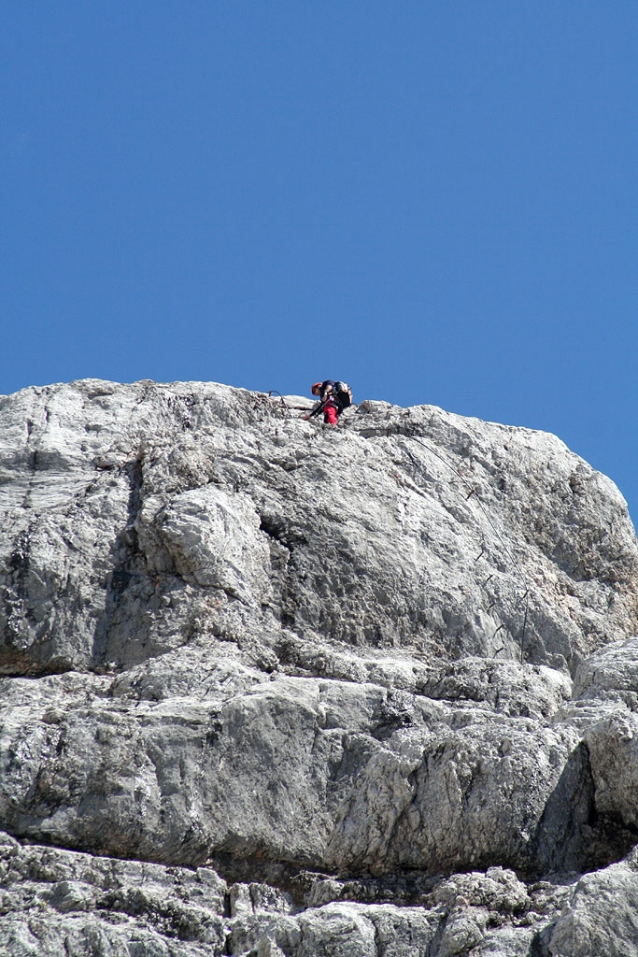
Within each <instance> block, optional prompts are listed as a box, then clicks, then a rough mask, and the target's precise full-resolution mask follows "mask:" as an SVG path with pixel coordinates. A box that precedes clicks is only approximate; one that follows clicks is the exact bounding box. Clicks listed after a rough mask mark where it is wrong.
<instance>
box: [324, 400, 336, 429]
mask: <svg viewBox="0 0 638 957" xmlns="http://www.w3.org/2000/svg"><path fill="white" fill-rule="evenodd" d="M323 421H324V422H325V424H326V425H336V424H337V406H336V405H335V404H334V402H332V401H328V403H327V405H324V407H323Z"/></svg>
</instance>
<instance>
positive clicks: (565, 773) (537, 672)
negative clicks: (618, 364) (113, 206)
mask: <svg viewBox="0 0 638 957" xmlns="http://www.w3.org/2000/svg"><path fill="white" fill-rule="evenodd" d="M311 407H312V403H311V402H310V401H309V400H305V399H303V398H301V397H284V399H283V400H280V399H279V398H273V397H268V396H262V395H257V394H255V393H250V392H247V391H245V390H237V389H230V388H227V387H224V386H219V385H215V384H209V383H172V384H170V385H158V384H155V383H152V382H142V383H135V384H134V385H130V386H122V385H117V384H115V383H106V382H102V381H98V380H84V381H82V382H77V383H72V384H71V385H58V386H50V387H47V388H37V389H36V388H34V389H28V390H25V391H23V392H21V393H17V394H16V395H15V396H7V397H2V398H1V399H0V516H1V521H2V530H3V531H2V535H1V536H0V673H1V674H2V675H3V676H4V677H2V678H0V769H1V770H0V827H1V828H3V829H4V830H5V831H6V832H9V833H10V834H11V835H13V837H8V836H7V837H6V838H4V843H3V844H1V845H0V861H1V862H2V871H1V872H0V876H1V880H0V891H1V893H2V908H3V914H4V916H3V919H2V921H0V946H1V947H4V949H5V951H6V952H7V953H9V954H13V953H15V954H22V953H25V954H38V955H39V954H49V953H51V954H53V953H55V954H57V953H61V952H65V951H64V948H66V952H67V953H69V954H75V953H77V954H80V953H87V952H90V953H95V954H104V955H105V957H107V955H108V957H110V955H115V954H126V955H128V954H130V955H133V954H135V957H145V955H147V954H148V955H149V957H150V955H158V954H161V955H163V954H167V955H173V954H176V955H177V954H180V955H181V954H185V955H191V954H192V955H199V954H200V953H201V954H203V953H206V954H210V953H214V954H216V953H219V954H222V953H233V954H241V955H248V954H250V955H252V957H254V955H255V954H257V955H261V957H267V955H271V957H281V955H282V954H283V955H285V957H307V955H311V954H334V955H338V954H348V955H354V957H358V955H367V954H371V955H374V957H401V955H404V954H405V955H406V957H407V955H408V954H409V955H412V954H423V955H426V954H427V955H428V957H444V955H446V957H450V955H455V954H460V955H465V954H468V955H473V957H488V955H490V957H513V955H518V954H521V955H523V954H525V955H528V954H529V955H530V957H531V955H532V954H534V955H538V954H541V953H542V954H547V955H549V954H559V953H560V954H564V955H567V954H572V953H573V954H577V953H581V951H577V950H576V949H574V948H575V947H576V944H575V943H574V941H575V940H576V939H577V938H578V935H580V934H582V933H583V928H585V927H587V926H589V924H588V922H592V921H593V922H594V923H595V921H596V919H597V917H596V915H597V914H598V913H599V910H600V908H601V907H602V903H601V901H604V900H605V899H606V898H605V894H607V891H606V890H605V888H607V887H612V886H613V887H614V888H616V887H617V888H618V893H619V894H621V896H622V897H623V901H624V902H625V903H624V904H623V907H622V908H621V909H620V911H619V917H618V919H617V921H616V923H615V924H613V927H615V928H616V930H615V931H614V932H615V933H616V934H617V936H618V941H619V942H620V943H618V944H617V947H618V948H620V949H618V950H617V951H609V952H610V953H616V952H618V953H633V951H631V950H630V949H629V950H628V949H627V948H625V950H624V951H623V950H622V946H624V944H623V943H622V942H623V941H625V940H631V933H632V932H633V931H632V927H633V920H634V914H635V912H634V908H633V905H632V904H631V895H632V894H633V890H632V888H633V883H632V882H633V877H632V875H633V869H632V868H633V866H634V865H633V864H632V863H631V862H632V861H633V858H632V857H631V855H630V856H629V857H626V855H627V854H628V853H629V852H630V850H631V848H632V847H633V845H634V843H635V841H636V836H635V835H636V828H637V827H638V816H637V814H636V810H635V799H634V795H635V793H636V786H637V785H638V751H637V750H636V745H635V741H636V740H638V735H637V731H638V726H637V725H636V716H635V715H636V713H638V707H636V705H638V697H637V696H638V664H637V661H638V639H636V638H632V635H634V634H635V633H636V632H637V631H638V545H637V543H636V538H635V534H634V530H633V527H632V525H631V522H630V520H629V516H628V514H627V509H626V505H625V503H624V501H623V499H622V497H621V496H620V494H619V493H618V491H617V490H616V488H615V487H614V486H613V484H612V483H611V482H610V481H609V480H608V479H606V478H605V477H604V476H601V475H600V474H599V473H597V472H595V471H594V470H592V469H591V468H590V467H589V466H588V465H587V464H586V463H585V462H583V461H582V460H581V459H579V458H578V457H577V456H575V455H573V454H572V453H571V452H569V451H568V450H567V449H566V448H565V446H564V445H563V444H562V443H561V442H560V441H559V440H558V439H556V438H555V437H554V436H550V435H546V434H544V433H538V432H531V431H529V430H525V429H515V428H510V427H505V426H500V425H495V424H492V423H485V422H480V421H479V420H476V419H464V418H462V417H460V416H454V415H451V414H449V413H445V412H443V411H442V410H440V409H436V408H434V407H428V406H422V407H415V408H411V409H401V408H398V407H396V406H392V405H390V404H389V403H385V402H380V401H372V400H365V401H363V402H362V403H361V404H360V405H359V406H353V407H351V408H350V409H348V410H347V411H346V413H344V415H343V416H342V418H341V422H340V426H339V428H338V429H334V428H327V427H324V426H323V425H322V424H321V423H317V422H315V421H313V422H308V421H306V420H304V419H303V418H300V414H301V413H302V412H304V411H306V410H307V409H308V408H311ZM21 841H26V842H28V843H21ZM43 844H47V845H49V847H48V848H46V847H44V846H43ZM623 859H624V862H623V863H618V862H620V861H621V860H623ZM585 872H589V873H585ZM220 875H222V876H220ZM595 881H600V882H601V883H600V886H601V888H602V891H601V895H600V900H599V901H598V902H597V903H596V906H594V902H593V897H594V896H595V895H593V894H592V893H590V891H589V890H588V888H590V887H593V886H598V885H596V884H595ZM588 882H589V883H588ZM592 882H593V883H592ZM609 893H610V894H611V891H610V892H609ZM596 908H598V910H597V909H596ZM623 914H624V916H622V915H623ZM559 915H560V916H559ZM610 926H612V924H610ZM600 933H601V934H602V930H601V931H600ZM3 935H4V936H3ZM578 939H579V938H578ZM601 939H602V938H601ZM578 946H580V944H579V945H578ZM592 946H593V945H592ZM597 946H598V945H597ZM601 946H602V944H601ZM615 946H616V945H615ZM570 947H571V950H570ZM552 948H553V949H552ZM556 948H559V949H556ZM560 948H562V950H561V949H560ZM594 952H596V953H601V954H602V953H606V951H604V950H599V951H594V950H591V951H582V953H583V954H585V953H594Z"/></svg>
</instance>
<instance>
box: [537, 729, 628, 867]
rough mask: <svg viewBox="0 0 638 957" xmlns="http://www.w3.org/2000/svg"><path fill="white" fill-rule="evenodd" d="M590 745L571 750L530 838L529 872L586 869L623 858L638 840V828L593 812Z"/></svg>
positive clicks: (583, 744)
mask: <svg viewBox="0 0 638 957" xmlns="http://www.w3.org/2000/svg"><path fill="white" fill-rule="evenodd" d="M595 796H596V795H595V786H594V779H593V776H592V771H591V763H590V758H589V749H588V747H587V745H586V744H585V742H582V741H581V743H580V744H579V745H578V747H577V748H576V749H575V750H574V751H573V752H572V754H571V755H570V757H569V760H568V761H567V763H566V765H565V767H564V768H563V772H562V774H561V776H560V778H559V780H558V782H557V784H556V787H555V788H554V790H553V791H552V793H551V795H550V797H549V800H548V801H547V803H546V805H545V811H544V813H543V816H542V818H541V821H540V824H539V826H538V828H537V831H536V834H535V836H534V840H533V842H532V857H533V863H532V866H531V875H530V876H532V877H535V878H543V877H545V878H548V877H551V876H555V875H560V874H573V873H579V874H582V873H587V872H589V871H593V870H598V869H599V868H601V867H607V866H608V865H609V864H613V863H615V862H617V861H619V860H621V859H622V858H623V857H624V856H625V855H626V854H627V853H628V852H629V851H630V850H631V848H632V847H633V846H634V845H635V844H636V842H637V841H638V829H635V828H627V827H626V826H623V825H622V824H621V823H620V822H618V821H613V820H611V819H609V818H607V817H604V816H601V815H599V814H598V813H597V810H596V800H595Z"/></svg>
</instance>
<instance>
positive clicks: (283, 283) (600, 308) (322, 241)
mask: <svg viewBox="0 0 638 957" xmlns="http://www.w3.org/2000/svg"><path fill="white" fill-rule="evenodd" d="M637 40H638V4H636V3H635V0H616V2H614V3H609V4H603V3H600V2H596V3H593V2H588V0H578V2H576V0H569V2H561V0H551V2H547V0H545V2H544V0H529V2H523V0H520V2H519V0H490V2H489V3H484V2H479V0H471V2H470V0H450V2H445V3H441V2H438V0H436V2H435V0H418V2H416V0H404V2H402V0H396V2H389V0H385V2H378V0H365V2H359V0H348V2H346V3H344V2H343V0H339V2H336V0H322V2H321V3H317V2H314V0H313V2H309V0H290V2H283V0H271V2H265V0H264V2H261V0H260V2H257V0H243V2H242V0H184V2H177V0H174V2H166V0H154V2H152V3H151V2H146V0H136V2H135V3H131V2H130V0H126V2H122V0H101V2H93V0H81V2H80V0H56V2H55V3H50V2H49V0H30V2H28V3H10V4H5V6H4V9H3V28H2V31H1V33H0V84H1V88H2V90H3V94H2V97H1V98H0V196H1V207H0V208H1V211H2V215H1V217H0V242H1V247H2V255H1V256H0V317H1V319H0V321H1V323H2V332H3V349H2V351H1V353H0V392H3V393H9V392H12V391H14V390H16V389H19V388H22V387H23V386H26V385H30V384H45V383H49V382H56V381H67V380H71V379H75V378H81V377H85V376H99V377H103V378H109V379H116V380H119V381H133V380H135V379H140V378H151V379H156V380H158V381H171V380H175V379H212V380H215V381H218V382H225V383H228V384H230V385H238V386H245V387H247V388H250V389H256V390H267V389H278V390H279V391H281V392H297V393H305V392H307V391H308V387H309V385H310V383H312V382H313V381H314V380H315V379H321V378H324V377H336V378H343V379H346V380H347V381H348V382H350V384H351V385H352V387H353V390H354V393H355V400H361V399H363V398H383V399H387V400H389V401H392V402H397V403H400V404H402V405H408V404H414V403H433V404H436V405H441V406H443V407H444V408H446V409H449V410H451V411H453V412H459V413H461V414H464V415H476V416H479V417H481V418H485V419H493V420H497V421H500V422H505V423H508V424H514V425H525V426H528V427H530V428H539V429H546V430H549V431H552V432H555V433H556V434H558V435H559V436H560V437H561V438H562V439H563V440H564V441H565V442H566V443H567V444H568V445H569V446H570V447H571V448H572V449H573V450H574V451H576V452H578V453H579V454H581V455H583V456H584V457H585V458H586V459H587V460H588V461H590V462H591V464H592V465H594V466H595V467H596V468H598V469H600V470H601V471H604V472H606V473H607V474H608V475H610V476H611V477H612V478H613V479H614V480H615V481H616V482H617V484H618V485H619V487H620V488H621V491H622V492H623V493H624V495H625V497H626V498H627V500H628V502H629V506H630V511H631V512H632V515H633V517H634V520H636V516H638V448H637V441H636V440H637V437H638V436H637V434H636V433H637V430H636V407H637V399H638V385H637V381H638V377H637V374H636V373H637V371H638V369H637V367H638V359H637V356H638V322H637V318H636V306H637V300H638V271H637V269H636V266H637V248H638V244H637V235H636V233H637V228H636V223H637V213H638V176H637V171H638V122H637V120H638V78H637V65H636V63H637V58H636V50H637Z"/></svg>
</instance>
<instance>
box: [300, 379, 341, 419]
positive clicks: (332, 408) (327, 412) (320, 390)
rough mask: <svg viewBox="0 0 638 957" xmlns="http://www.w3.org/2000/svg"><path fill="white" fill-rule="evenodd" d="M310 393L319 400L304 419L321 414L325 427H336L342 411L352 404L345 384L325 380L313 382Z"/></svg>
mask: <svg viewBox="0 0 638 957" xmlns="http://www.w3.org/2000/svg"><path fill="white" fill-rule="evenodd" d="M310 391H311V392H312V394H313V395H314V396H316V397H317V398H318V399H319V402H318V403H317V405H316V406H315V407H314V409H313V410H312V412H311V413H310V414H309V415H305V416H304V418H305V419H311V418H312V417H313V416H315V415H319V413H320V412H323V421H324V422H325V424H326V425H336V424H337V421H338V418H339V416H340V415H341V413H342V412H343V410H344V409H347V408H348V406H349V405H350V403H351V402H352V391H351V389H350V386H349V385H347V383H345V382H340V381H336V382H335V381H334V380H333V379H326V380H325V381H324V382H315V383H314V385H313V386H312V388H311V390H310Z"/></svg>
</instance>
